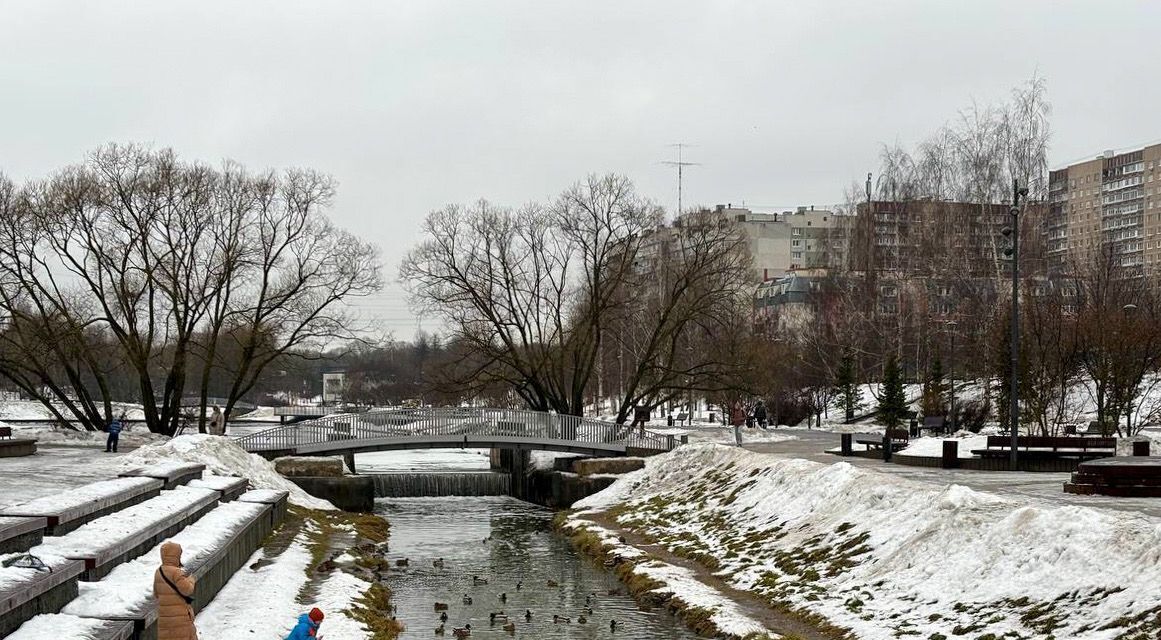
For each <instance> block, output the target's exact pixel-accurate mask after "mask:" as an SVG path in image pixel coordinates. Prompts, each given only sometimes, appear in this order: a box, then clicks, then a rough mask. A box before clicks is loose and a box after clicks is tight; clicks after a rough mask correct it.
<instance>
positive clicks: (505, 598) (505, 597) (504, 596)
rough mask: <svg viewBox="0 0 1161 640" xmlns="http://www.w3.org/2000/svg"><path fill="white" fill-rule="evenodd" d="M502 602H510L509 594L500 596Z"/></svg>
mask: <svg viewBox="0 0 1161 640" xmlns="http://www.w3.org/2000/svg"><path fill="white" fill-rule="evenodd" d="M500 602H508V594H507V593H501V594H500Z"/></svg>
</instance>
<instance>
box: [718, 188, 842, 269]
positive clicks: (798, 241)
mask: <svg viewBox="0 0 1161 640" xmlns="http://www.w3.org/2000/svg"><path fill="white" fill-rule="evenodd" d="M710 213H715V214H717V215H721V216H724V217H727V218H729V219H730V220H732V221H734V222H735V223H737V224H738V226H739V227H740V228H741V229H742V231H743V233H745V235H746V239H747V241H748V243H749V246H750V255H751V256H752V257H753V260H754V269H755V275H756V278H757V279H760V280H761V281H767V280H773V279H779V278H782V277H784V276H786V275H787V274H789V273H792V272H795V271H801V270H808V269H809V270H817V269H828V268H836V267H842V266H845V264H846V259H847V238H848V237H849V232H848V227H849V226H850V225H851V223H852V218H851V217H850V216H844V215H840V214H836V213H834V212H833V211H830V210H823V209H815V208H814V207H799V208H798V209H797V210H796V211H783V212H780V213H757V212H754V211H751V210H750V209H746V208H741V207H734V206H733V205H718V206H716V207H715V208H714V209H713V210H712V212H710Z"/></svg>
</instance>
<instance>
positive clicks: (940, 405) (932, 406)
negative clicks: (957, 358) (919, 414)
mask: <svg viewBox="0 0 1161 640" xmlns="http://www.w3.org/2000/svg"><path fill="white" fill-rule="evenodd" d="M947 391H948V386H947V384H946V383H945V382H944V381H943V363H942V362H940V360H939V356H936V357H935V361H934V362H932V363H931V370H930V371H929V372H928V374H927V380H926V381H924V383H923V401H922V405H923V415H925V416H942V415H944V414H945V413H946V409H947V402H946V400H945V398H946V397H947Z"/></svg>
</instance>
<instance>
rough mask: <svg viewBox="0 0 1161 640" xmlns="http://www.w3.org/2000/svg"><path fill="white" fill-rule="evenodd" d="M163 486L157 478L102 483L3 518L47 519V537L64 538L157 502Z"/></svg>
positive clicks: (13, 509) (19, 507) (14, 509)
mask: <svg viewBox="0 0 1161 640" xmlns="http://www.w3.org/2000/svg"><path fill="white" fill-rule="evenodd" d="M163 486H164V483H163V482H162V481H161V480H157V479H155V478H116V479H113V480H102V481H100V482H94V483H91V484H86V485H83V486H80V487H77V488H75V489H69V490H68V491H65V492H63V493H58V494H56V495H51V496H44V497H43V498H37V499H35V500H30V501H28V502H24V503H21V504H16V505H12V506H10V507H5V508H4V510H3V511H0V516H24V517H41V518H46V519H47V520H48V525H47V527H45V533H44V535H46V536H63V535H64V534H66V533H68V532H70V531H72V530H74V529H76V528H77V527H80V526H81V525H84V524H87V523H89V522H92V521H93V520H96V519H97V518H100V517H102V516H106V515H109V514H110V513H113V512H114V511H120V510H121V509H124V508H126V507H129V506H132V505H135V504H138V503H141V502H145V501H146V500H148V499H150V498H155V497H157V495H158V494H160V493H161V489H162V487H163Z"/></svg>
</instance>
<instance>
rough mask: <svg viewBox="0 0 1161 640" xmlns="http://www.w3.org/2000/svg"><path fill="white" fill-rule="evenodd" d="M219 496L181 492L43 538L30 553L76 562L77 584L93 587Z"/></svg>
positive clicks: (202, 511) (205, 491) (193, 518)
mask: <svg viewBox="0 0 1161 640" xmlns="http://www.w3.org/2000/svg"><path fill="white" fill-rule="evenodd" d="M220 495H221V494H219V493H218V492H217V491H213V490H211V489H195V488H188V487H181V488H180V489H178V490H176V491H164V492H162V493H161V495H159V496H157V497H156V498H153V499H151V500H146V501H145V502H142V503H140V504H137V505H133V506H131V507H127V508H125V509H123V510H121V511H118V512H116V513H113V514H110V515H107V516H105V517H103V518H99V519H97V520H94V521H93V522H90V523H88V524H86V525H84V526H81V527H79V528H77V529H76V530H74V531H72V532H71V533H69V534H68V535H65V536H62V537H59V538H48V539H47V540H46V541H45V542H44V543H43V544H41V545H40V546H39V547H36V548H34V549H33V550H32V553H33V554H34V555H39V554H50V555H56V556H61V557H64V558H69V559H72V560H81V561H83V562H84V563H85V573H84V574H83V575H82V576H81V580H82V581H85V582H93V581H96V580H100V579H101V578H103V577H105V576H106V575H108V574H109V572H110V571H112V570H113V568H114V567H116V566H117V565H119V564H121V563H123V562H127V561H129V560H132V559H134V558H136V557H138V556H140V555H141V554H143V553H145V552H147V551H149V550H150V549H152V548H153V547H155V546H156V545H157V544H159V543H160V542H161V541H163V540H165V539H166V538H168V537H170V536H172V535H174V534H176V533H177V532H179V531H181V530H182V529H185V528H186V527H187V526H189V525H190V524H192V523H194V522H196V521H197V520H198V519H199V518H201V517H202V516H204V515H206V514H207V513H209V512H210V511H212V510H213V509H214V507H216V506H218V500H219V498H220Z"/></svg>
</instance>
